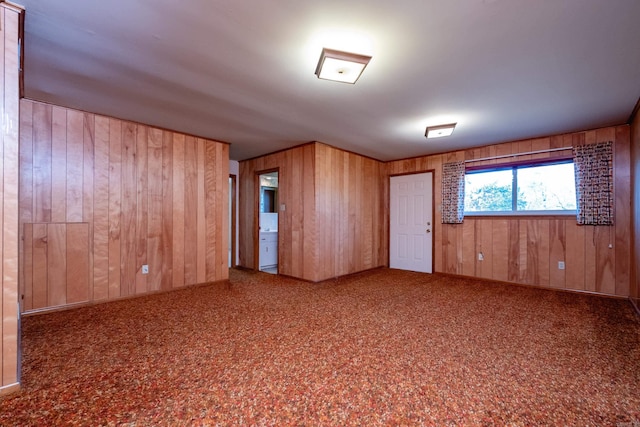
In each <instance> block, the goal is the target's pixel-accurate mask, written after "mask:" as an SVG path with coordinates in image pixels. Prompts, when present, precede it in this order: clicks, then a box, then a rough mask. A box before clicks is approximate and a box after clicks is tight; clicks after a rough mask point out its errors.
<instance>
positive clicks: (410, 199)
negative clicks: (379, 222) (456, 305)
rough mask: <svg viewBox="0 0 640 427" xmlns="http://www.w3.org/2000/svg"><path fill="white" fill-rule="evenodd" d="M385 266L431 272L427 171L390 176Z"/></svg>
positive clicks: (430, 197) (430, 183)
mask: <svg viewBox="0 0 640 427" xmlns="http://www.w3.org/2000/svg"><path fill="white" fill-rule="evenodd" d="M390 195H391V206H390V211H391V212H390V217H389V221H390V224H389V240H390V242H389V243H390V246H391V248H390V254H389V266H390V267H391V268H399V269H401V270H411V271H420V272H424V273H431V272H432V264H433V250H432V248H433V245H432V242H433V218H432V216H433V209H432V203H433V177H432V173H431V172H427V173H420V174H413V175H402V176H392V177H391V188H390Z"/></svg>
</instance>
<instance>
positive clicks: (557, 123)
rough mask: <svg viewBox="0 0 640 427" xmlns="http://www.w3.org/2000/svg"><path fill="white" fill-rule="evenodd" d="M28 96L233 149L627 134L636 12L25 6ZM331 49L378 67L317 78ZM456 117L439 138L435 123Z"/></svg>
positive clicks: (604, 7) (29, 0) (502, 4)
mask: <svg viewBox="0 0 640 427" xmlns="http://www.w3.org/2000/svg"><path fill="white" fill-rule="evenodd" d="M17 2H18V3H22V4H23V5H24V6H25V8H26V29H25V95H26V96H27V97H28V98H31V99H34V100H39V101H45V102H51V103H54V104H58V105H62V106H67V107H72V108H78V109H82V110H86V111H90V112H95V113H100V114H105V115H110V116H114V117H119V118H123V119H128V120H133V121H138V122H142V123H146V124H151V125H156V126H160V127H163V128H169V129H174V130H177V131H181V132H186V133H190V134H195V135H199V136H204V137H207V138H212V139H216V140H220V141H226V142H229V143H231V158H232V159H235V160H242V159H247V158H250V157H254V156H258V155H262V154H266V153H269V152H272V151H275V150H279V149H283V148H287V147H291V146H295V145H298V144H301V143H305V142H308V141H322V142H325V143H327V144H330V145H334V146H336V147H340V148H343V149H346V150H351V151H354V152H357V153H360V154H364V155H368V156H371V157H374V158H377V159H380V160H392V159H399V158H406V157H412V156H418V155H424V154H430V153H436V152H444V151H451V150H456V149H461V148H466V147H472V146H480V145H486V144H492V143H499V142H504V141H513V140H518V139H524V138H532V137H538V136H547V135H552V134H558V133H564V132H572V131H578V130H585V129H592V128H596V127H601V126H609V125H614V124H620V123H625V122H626V121H627V119H628V118H629V115H630V114H631V112H632V110H633V108H634V106H635V104H636V101H637V100H638V98H639V96H640V1H638V0H395V1H389V0H357V1H349V0H342V1H334V0H324V1H317V0H315V1H311V0H252V1H248V0H245V1H239V0H235V1H233V0H226V1H224V0H191V1H175V0H134V1H131V0H127V1H125V0H110V1H87V0H17ZM322 47H329V48H334V49H340V50H351V51H354V50H357V51H358V53H363V54H369V55H372V56H373V59H372V60H371V62H370V64H369V65H368V66H367V68H366V69H365V71H364V73H363V75H362V77H361V78H360V80H359V81H358V82H357V83H356V84H355V85H349V84H345V83H335V82H330V81H326V80H319V79H318V78H317V77H316V76H315V75H314V71H315V67H316V63H317V61H318V58H319V55H320V51H321V49H322ZM456 121H457V122H458V127H457V128H456V130H455V132H454V133H453V135H452V136H450V137H446V138H441V139H436V140H429V141H427V140H426V139H425V137H424V130H425V126H427V125H434V124H442V123H447V122H456Z"/></svg>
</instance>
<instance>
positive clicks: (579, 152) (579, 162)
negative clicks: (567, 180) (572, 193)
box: [573, 141, 614, 225]
mask: <svg viewBox="0 0 640 427" xmlns="http://www.w3.org/2000/svg"><path fill="white" fill-rule="evenodd" d="M573 161H574V166H575V176H576V200H577V205H578V206H577V212H578V215H577V219H578V224H580V225H613V206H614V202H613V142H611V141H608V142H599V143H596V144H587V145H578V146H576V147H573Z"/></svg>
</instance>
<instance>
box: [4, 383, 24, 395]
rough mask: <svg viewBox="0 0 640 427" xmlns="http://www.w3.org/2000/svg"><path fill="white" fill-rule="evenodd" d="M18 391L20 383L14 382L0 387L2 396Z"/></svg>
mask: <svg viewBox="0 0 640 427" xmlns="http://www.w3.org/2000/svg"><path fill="white" fill-rule="evenodd" d="M17 391H20V383H13V384H9V385H4V386H2V387H0V396H5V395H7V394H12V393H15V392H17Z"/></svg>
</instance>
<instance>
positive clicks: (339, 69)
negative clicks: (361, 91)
mask: <svg viewBox="0 0 640 427" xmlns="http://www.w3.org/2000/svg"><path fill="white" fill-rule="evenodd" d="M370 60H371V57H370V56H366V55H358V54H356V53H349V52H342V51H339V50H333V49H327V48H324V49H322V54H321V55H320V60H319V61H318V66H317V67H316V75H317V76H318V78H319V79H324V80H333V81H336V82H343V83H351V84H354V83H355V82H356V81H357V80H358V78H359V77H360V75H361V74H362V71H364V67H366V66H367V64H368V63H369V61H370Z"/></svg>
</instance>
